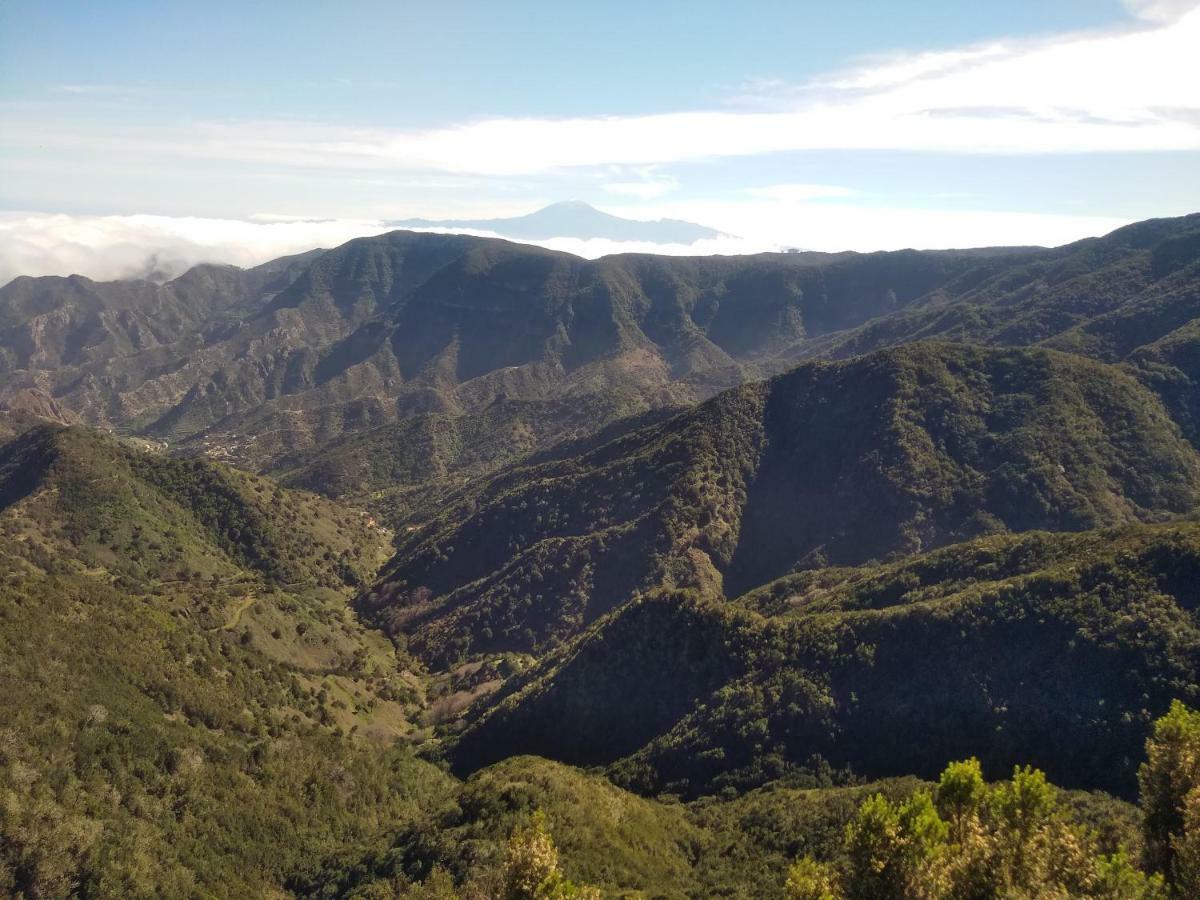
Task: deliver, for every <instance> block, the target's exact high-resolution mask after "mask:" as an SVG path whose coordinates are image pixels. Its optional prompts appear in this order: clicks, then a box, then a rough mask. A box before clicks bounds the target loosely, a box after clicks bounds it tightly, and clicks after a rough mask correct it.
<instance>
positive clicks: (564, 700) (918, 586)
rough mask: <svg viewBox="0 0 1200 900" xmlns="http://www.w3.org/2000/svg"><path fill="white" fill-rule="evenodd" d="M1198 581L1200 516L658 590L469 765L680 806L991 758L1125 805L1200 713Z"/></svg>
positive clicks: (556, 666) (493, 720)
mask: <svg viewBox="0 0 1200 900" xmlns="http://www.w3.org/2000/svg"><path fill="white" fill-rule="evenodd" d="M1198 566H1200V529H1198V526H1197V525H1196V523H1195V522H1190V521H1189V522H1186V523H1171V524H1162V525H1135V526H1128V527H1126V528H1124V529H1117V530H1104V531H1088V532H1083V533H1079V534H1049V533H1045V532H1033V533H1030V534H1026V535H993V536H989V537H984V538H979V539H977V540H975V541H972V542H968V543H964V544H956V545H954V546H951V547H947V548H944V549H940V550H935V551H933V552H931V553H928V554H923V555H920V556H916V557H912V558H908V559H904V560H901V561H898V562H895V563H891V564H879V565H873V566H865V567H860V568H850V569H846V568H829V569H820V570H814V571H809V572H803V573H798V574H795V575H790V576H787V577H785V578H783V579H781V580H779V581H777V582H774V583H772V584H770V585H767V586H764V587H762V588H760V589H758V590H756V591H752V592H751V593H749V594H747V595H745V596H744V597H742V598H741V599H739V600H738V601H737V602H734V603H723V602H721V601H719V600H713V599H705V598H701V597H699V596H697V595H696V594H695V593H694V592H678V591H660V592H654V593H649V594H647V595H644V596H643V597H641V598H639V599H638V600H636V601H633V602H631V603H629V604H626V605H624V606H622V607H621V608H619V609H618V610H616V611H615V612H613V613H611V614H609V615H607V616H605V617H604V618H603V619H601V620H600V621H598V622H597V623H596V624H595V625H593V626H592V627H591V628H590V629H589V630H588V631H586V632H585V633H584V636H583V637H582V638H581V639H579V640H577V641H576V642H573V643H572V644H570V645H569V646H567V647H565V648H563V649H561V650H559V651H556V652H553V653H551V654H549V655H547V656H546V658H545V659H544V661H543V662H542V663H541V664H540V665H539V666H538V667H537V668H535V669H532V670H530V671H529V672H528V673H526V674H525V675H522V676H521V677H519V678H516V679H513V680H512V682H511V683H510V684H507V685H505V687H504V689H503V690H502V692H501V693H500V694H498V695H496V696H495V697H494V698H491V702H490V703H489V704H487V705H485V706H484V707H483V708H482V709H481V710H479V711H477V715H476V717H475V720H474V721H473V722H472V723H471V724H470V725H469V727H468V728H467V730H466V732H465V733H464V734H463V735H462V736H461V737H460V738H459V739H458V743H457V747H456V750H455V753H454V759H455V760H456V762H457V764H458V765H459V766H461V767H462V769H463V770H465V771H470V770H472V769H474V768H476V767H477V766H479V765H486V764H488V763H490V762H492V761H494V760H497V759H502V758H504V757H506V756H509V755H512V754H515V753H536V754H540V755H543V756H549V757H551V758H554V759H559V760H563V761H565V762H570V763H574V764H581V765H604V766H606V767H607V771H608V773H609V775H610V777H613V778H614V779H615V780H616V781H617V782H618V783H619V784H624V785H626V786H629V787H632V788H634V789H636V790H638V791H643V792H648V793H658V792H662V791H666V792H669V793H683V794H685V795H686V794H692V793H712V792H714V791H719V790H721V789H722V788H726V787H736V788H739V789H743V788H745V787H747V786H752V785H755V784H759V783H762V782H763V781H766V780H770V779H772V778H777V777H780V776H781V775H784V774H786V773H789V772H794V771H797V770H799V771H804V770H805V769H806V767H809V766H811V765H813V759H814V758H820V759H822V760H824V761H825V762H826V763H828V764H830V765H833V766H834V767H841V766H848V767H849V768H850V769H852V770H853V771H855V772H857V773H860V774H864V775H870V776H881V775H894V774H899V773H915V774H918V775H925V776H929V775H932V774H933V773H934V772H936V770H937V769H938V768H939V767H940V765H941V763H940V760H942V759H943V758H954V757H961V756H978V757H979V758H981V759H982V760H983V761H984V764H985V766H986V767H989V768H992V769H993V770H994V771H998V772H999V771H1004V770H1005V768H1006V767H1007V766H1010V765H1011V764H1012V761H1013V760H1014V759H1028V760H1029V761H1030V762H1033V763H1034V764H1036V765H1038V766H1039V767H1042V768H1044V769H1046V770H1047V772H1049V773H1051V774H1052V775H1053V776H1054V777H1055V778H1056V779H1057V780H1060V781H1062V782H1065V783H1067V784H1072V785H1087V786H1090V787H1103V788H1105V789H1108V790H1111V791H1116V792H1118V793H1124V794H1129V793H1132V791H1133V784H1134V775H1135V770H1136V762H1135V761H1136V759H1137V757H1138V749H1139V748H1140V746H1141V742H1142V740H1143V739H1144V736H1145V734H1146V724H1147V722H1148V721H1149V719H1151V718H1153V717H1154V716H1156V715H1158V713H1159V711H1160V710H1162V709H1165V708H1166V705H1167V704H1168V703H1169V702H1170V700H1171V699H1172V698H1193V702H1195V701H1194V698H1195V696H1196V692H1197V690H1198V688H1197V683H1198V682H1197V676H1198V674H1200V670H1198V668H1197V667H1198V666H1200V631H1198V630H1197V625H1196V609H1197V603H1198V602H1200V596H1198V595H1197V592H1196V584H1197V583H1198V582H1197V576H1198V575H1200V568H1198Z"/></svg>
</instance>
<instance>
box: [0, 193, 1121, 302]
mask: <svg viewBox="0 0 1200 900" xmlns="http://www.w3.org/2000/svg"><path fill="white" fill-rule="evenodd" d="M821 187H822V186H820V185H794V184H783V185H776V186H774V187H772V188H765V189H761V190H759V191H757V192H756V193H755V195H753V196H751V197H750V198H749V199H747V200H744V201H740V200H739V201H728V202H723V203H718V202H680V203H674V204H664V205H663V206H661V207H660V208H659V209H658V211H657V212H656V214H657V215H663V216H671V217H675V218H683V219H689V220H692V221H699V222H703V223H705V224H713V225H717V226H719V227H721V228H723V229H728V231H729V232H730V233H731V234H732V233H737V234H739V235H740V236H739V237H732V236H723V237H720V238H715V239H712V240H703V241H697V242H696V243H694V244H651V243H641V242H632V241H610V240H583V239H580V238H570V237H554V238H550V239H548V240H543V241H531V242H530V243H536V244H538V245H540V246H543V247H549V248H550V249H553V250H561V251H563V252H565V253H573V254H575V255H576V256H583V257H587V258H589V259H595V258H596V257H600V256H606V255H609V254H613V253H658V254H667V255H672V256H681V255H682V256H700V255H707V254H739V253H760V252H777V251H779V250H782V249H784V248H785V247H789V246H794V247H803V248H805V249H810V250H826V251H835V250H847V249H854V250H892V249H899V248H902V247H915V248H918V249H927V248H944V247H973V246H995V245H1000V244H1041V245H1057V244H1063V243H1067V242H1069V241H1073V240H1078V239H1079V238H1083V237H1089V236H1093V235H1099V234H1103V233H1105V232H1107V231H1110V230H1112V229H1114V228H1117V227H1120V226H1121V225H1123V224H1126V222H1125V220H1122V219H1113V218H1100V217H1091V216H1062V215H1046V214H1034V213H1003V212H971V211H962V210H957V211H955V210H921V209H903V208H888V207H871V206H864V205H856V204H851V203H833V204H831V203H828V202H824V200H823V199H822V198H824V197H826V196H828V194H826V193H822V192H821V191H819V190H816V189H817V188H821ZM826 187H827V186H826ZM834 196H836V195H834ZM813 198H815V199H813ZM612 211H613V212H626V211H624V210H620V209H615V208H614V209H613V210H612ZM386 230H388V228H387V226H385V225H384V224H383V223H382V222H380V221H375V220H349V219H332V220H325V221H305V220H296V221H289V220H282V221H280V220H276V219H275V217H270V216H267V217H262V218H261V219H260V220H258V221H241V220H235V219H204V218H196V217H181V218H175V217H170V216H68V215H41V214H7V215H4V216H3V217H0V285H2V284H7V283H8V281H10V280H11V279H12V278H15V277H16V276H18V275H71V274H80V275H85V276H87V277H89V278H92V279H95V280H98V281H103V280H111V279H117V278H153V279H155V280H164V279H166V278H171V277H174V276H176V275H179V274H181V273H182V272H183V271H185V270H186V269H187V268H189V267H191V266H193V265H196V264H197V263H201V262H208V263H228V264H233V265H238V266H253V265H257V264H259V263H263V262H266V261H267V260H270V259H274V258H276V257H279V256H285V255H287V254H290V253H299V252H302V251H305V250H311V249H313V248H316V247H334V246H337V245H338V244H341V243H344V242H345V241H348V240H350V239H352V238H355V237H362V236H365V235H371V234H379V233H381V232H383V231H386ZM426 230H429V231H446V229H438V228H430V229H426ZM465 233H468V234H477V235H479V236H481V237H500V236H501V235H498V234H496V233H495V232H488V231H466V232H465Z"/></svg>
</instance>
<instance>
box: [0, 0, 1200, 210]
mask: <svg viewBox="0 0 1200 900" xmlns="http://www.w3.org/2000/svg"><path fill="white" fill-rule="evenodd" d="M1129 6H1130V8H1131V9H1132V10H1133V11H1135V12H1136V13H1137V15H1138V16H1139V17H1140V21H1139V22H1138V24H1137V25H1136V26H1130V27H1128V28H1126V29H1123V30H1114V31H1107V32H1086V33H1077V34H1067V35H1059V36H1056V37H1055V38H1054V39H1043V40H1032V41H1030V40H1021V41H1016V40H1014V41H993V42H991V43H989V44H987V45H984V46H978V47H965V48H958V49H954V50H950V51H945V52H938V53H923V54H917V55H910V56H901V57H894V58H890V59H887V60H875V61H868V62H866V63H864V64H862V65H860V66H859V67H857V68H856V69H853V70H850V71H844V72H840V73H834V74H833V75H830V76H828V77H825V78H822V79H818V80H815V81H813V82H811V83H809V84H806V85H800V86H798V87H797V88H795V89H791V90H789V91H788V92H787V93H786V99H787V103H788V108H786V109H777V110H771V111H761V110H760V111H738V110H731V109H717V110H709V111H698V112H679V113H666V114H657V115H636V116H600V117H580V118H568V119H538V118H492V119H484V120H479V121H471V122H464V123H460V124H457V125H454V126H451V127H444V128H435V129H430V130H424V131H411V130H409V131H404V130H389V129H379V128H368V127H363V128H349V127H345V126H341V125H332V124H329V123H320V122H309V123H305V122H295V121H273V120H269V121H260V122H245V121H242V122H209V123H199V124H185V125H177V126H175V127H171V126H169V125H167V124H165V123H162V122H157V123H154V124H153V125H126V126H123V127H118V126H117V125H115V124H113V123H107V124H103V125H97V126H91V127H90V128H89V127H87V126H84V125H80V124H79V123H77V122H73V121H67V122H65V123H60V124H58V125H54V124H48V123H47V121H46V120H45V119H44V118H43V119H40V120H39V119H31V120H29V121H26V122H11V123H10V126H11V127H9V128H7V129H6V132H7V134H6V137H5V139H4V140H5V142H6V143H8V144H9V145H15V146H18V147H24V148H25V149H26V150H27V151H28V150H30V149H32V148H45V147H59V148H75V147H79V146H88V147H89V149H90V150H91V151H92V152H94V153H109V154H119V155H121V156H122V157H124V156H127V155H128V154H129V153H131V152H134V153H137V152H140V153H142V154H146V155H148V156H151V157H153V158H156V159H157V158H161V157H163V156H165V155H177V156H189V157H193V158H202V159H206V160H212V159H225V160H237V161H251V162H257V163H261V164H264V165H270V166H272V167H278V166H301V167H314V168H324V169H328V168H334V169H337V168H341V169H374V170H380V171H391V172H395V171H404V170H408V171H413V170H425V171H429V170H439V171H447V172H456V173H474V174H483V175H530V174H536V173H545V172H552V171H555V170H561V169H569V168H576V167H602V166H610V165H621V166H646V165H655V164H666V163H676V162H681V161H684V160H694V159H703V158H714V157H732V156H752V155H757V154H766V153H774V152H782V151H800V150H819V149H883V150H888V149H891V150H917V151H936V152H951V153H1002V154H1025V153H1068V152H1071V153H1078V152H1136V151H1156V150H1200V92H1198V91H1197V89H1196V85H1197V84H1200V53H1198V52H1197V47H1200V10H1198V9H1197V4H1196V2H1195V0H1192V2H1190V3H1187V4H1184V3H1179V2H1177V0H1130V2H1129ZM615 184H617V185H619V186H620V187H618V191H621V190H624V191H625V193H626V195H633V194H634V192H637V191H640V192H642V193H641V196H649V192H650V191H652V190H654V189H653V188H641V187H633V186H632V185H633V183H632V182H627V181H620V182H616V183H615Z"/></svg>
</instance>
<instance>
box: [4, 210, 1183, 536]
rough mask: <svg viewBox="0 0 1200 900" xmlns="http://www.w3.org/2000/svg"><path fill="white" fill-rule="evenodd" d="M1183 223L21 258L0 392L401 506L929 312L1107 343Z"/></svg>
mask: <svg viewBox="0 0 1200 900" xmlns="http://www.w3.org/2000/svg"><path fill="white" fill-rule="evenodd" d="M1198 222H1200V220H1198V219H1197V217H1195V216H1193V217H1185V218H1181V219H1171V220H1155V221H1152V222H1146V223H1140V224H1138V225H1135V226H1130V227H1129V228H1126V229H1122V230H1120V231H1117V232H1114V233H1113V234H1112V235H1109V236H1107V237H1104V238H1096V239H1089V240H1087V241H1082V242H1080V243H1078V244H1073V245H1069V246H1066V247H1060V248H1056V249H1053V250H1042V249H1036V248H1011V249H1004V248H999V249H995V250H982V251H926V252H916V251H900V252H895V253H873V254H807V253H806V254H762V255H758V256H748V257H697V258H679V257H654V256H638V255H630V256H612V257H605V258H602V259H599V260H594V261H587V260H582V259H579V258H577V257H573V256H569V255H567V254H561V253H554V252H551V251H546V250H541V249H539V248H536V247H528V246H523V245H519V244H510V243H507V242H504V241H497V240H488V239H482V238H471V237H464V236H458V235H441V234H417V233H411V232H393V233H390V234H386V235H381V236H379V237H374V238H363V239H358V240H355V241H351V242H350V243H348V244H346V245H344V246H342V247H339V248H337V249H336V250H332V251H326V252H323V253H313V254H307V255H302V256H300V257H295V258H291V259H285V260H280V261H277V263H273V264H268V266H265V267H259V269H252V270H248V271H246V272H239V271H238V270H234V269H231V268H230V267H199V268H197V269H196V270H193V271H192V272H189V273H187V274H185V275H184V276H182V277H181V278H179V279H176V280H175V281H173V282H170V283H168V284H166V285H163V286H161V287H160V286H156V285H153V284H151V283H149V282H113V283H109V284H95V283H91V282H87V281H86V279H79V278H71V279H17V280H15V281H14V282H12V283H10V284H9V285H7V286H5V287H4V288H0V323H4V322H7V323H8V324H7V325H5V326H4V327H3V329H2V331H3V348H0V349H2V350H3V353H0V359H3V360H4V362H3V364H0V404H8V405H11V403H12V398H14V397H17V396H28V392H29V391H30V390H34V391H37V392H39V393H40V395H42V396H44V397H46V398H48V400H49V401H52V402H53V403H55V404H56V405H57V406H58V407H59V408H60V409H61V410H62V411H63V413H64V414H65V415H68V416H70V417H72V418H77V419H78V420H80V421H84V422H87V423H91V424H96V425H103V426H107V427H113V428H116V429H118V430H120V431H123V432H126V433H136V434H141V435H144V436H147V437H152V438H154V439H160V440H167V441H169V442H170V443H171V444H172V445H173V446H175V447H177V448H179V449H183V450H191V451H194V452H205V453H208V454H210V455H217V456H221V457H223V458H227V459H230V460H232V461H235V462H237V463H238V464H240V465H243V466H248V467H250V468H254V469H260V470H261V469H267V470H270V471H274V472H276V473H282V474H285V476H286V477H287V478H288V479H289V482H290V483H293V484H296V485H298V486H303V487H306V488H310V489H315V490H320V491H325V492H329V493H333V492H337V493H340V494H348V495H353V496H356V497H360V498H361V497H367V496H370V495H372V494H376V493H377V492H379V491H384V492H385V493H387V492H397V491H398V492H399V494H398V497H399V502H400V506H399V507H398V508H397V509H396V510H395V516H394V518H395V519H396V520H397V521H399V519H400V518H403V517H404V516H405V515H408V514H411V513H413V512H420V511H421V508H422V504H420V503H408V504H406V503H405V502H404V498H405V496H406V491H407V489H409V488H417V489H425V488H428V487H430V486H431V485H437V484H440V483H442V482H443V481H444V480H445V479H446V478H447V477H458V478H463V477H477V476H478V475H480V474H484V473H486V472H488V471H491V470H493V469H495V468H496V467H497V466H499V465H502V464H504V463H505V462H508V461H511V460H512V459H515V458H517V457H519V456H520V455H522V454H524V453H527V452H529V451H531V450H537V449H539V448H543V447H546V446H548V445H549V444H550V443H552V442H554V441H556V440H559V439H562V438H564V437H572V436H582V435H585V434H586V433H588V432H589V431H591V430H593V429H594V428H595V427H596V426H597V425H598V424H603V423H605V422H609V421H613V420H616V419H618V418H620V417H622V416H626V415H629V414H636V413H641V412H645V411H648V410H653V409H657V408H663V407H668V408H669V407H673V406H677V405H681V404H686V403H690V402H694V401H696V400H700V399H704V398H706V397H708V396H710V395H712V394H713V393H715V392H717V391H719V390H721V389H723V388H727V387H730V386H733V385H736V384H739V383H742V382H744V381H746V380H749V379H754V378H758V377H762V376H765V375H771V374H775V373H778V372H781V371H784V370H786V369H787V368H790V367H791V366H792V365H794V364H795V363H796V362H797V361H799V360H801V359H804V358H809V357H814V356H818V357H819V356H826V357H827V356H835V357H842V356H849V355H851V354H854V353H861V352H864V351H867V350H870V349H873V348H878V347H882V346H893V345H896V344H899V343H906V342H911V341H913V340H920V339H927V338H930V337H942V338H946V339H953V340H966V341H971V342H977V343H980V342H982V343H990V344H1000V345H1027V344H1030V343H1037V342H1050V343H1053V344H1055V345H1057V346H1061V347H1063V348H1064V349H1070V350H1072V351H1077V352H1083V353H1085V354H1086V355H1092V356H1097V357H1100V358H1103V359H1106V360H1109V361H1112V360H1116V359H1121V358H1123V357H1124V356H1125V355H1128V354H1129V353H1130V352H1132V351H1134V350H1135V349H1136V348H1138V347H1140V346H1142V345H1145V344H1150V343H1153V342H1155V341H1158V340H1161V339H1164V338H1166V336H1167V335H1168V334H1169V333H1170V332H1171V331H1173V330H1174V329H1176V328H1178V327H1180V326H1182V325H1184V324H1185V323H1186V322H1187V321H1189V320H1190V319H1191V318H1192V317H1193V315H1194V314H1195V313H1196V309H1195V306H1196V293H1195V292H1196V284H1197V280H1198V278H1197V269H1196V260H1197V253H1198V251H1197V246H1196V239H1195V237H1194V235H1195V234H1196V233H1197V232H1198V231H1200V225H1198ZM1131 323H1136V324H1131ZM1113 335H1121V337H1120V338H1119V339H1118V338H1114V337H1113ZM22 392H24V393H22ZM465 416H469V417H471V419H470V420H468V419H465V418H464V417H465ZM479 416H482V417H483V418H484V422H483V424H482V425H477V424H476V423H475V422H474V421H472V420H473V419H474V418H475V417H479ZM414 457H416V458H417V459H418V460H420V459H424V458H425V457H429V458H430V459H431V460H432V462H431V463H430V464H428V465H427V464H424V463H422V462H419V461H418V462H414V461H413V458H414ZM422 496H424V495H423V494H421V493H419V492H418V494H416V495H414V497H416V498H420V497H422ZM380 508H385V507H384V506H381V507H380ZM424 508H428V505H427V504H426V505H425V507H424Z"/></svg>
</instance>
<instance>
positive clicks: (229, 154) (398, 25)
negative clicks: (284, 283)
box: [0, 0, 1200, 283]
mask: <svg viewBox="0 0 1200 900" xmlns="http://www.w3.org/2000/svg"><path fill="white" fill-rule="evenodd" d="M566 199H577V200H584V201H586V202H589V203H592V204H593V205H595V206H597V207H599V208H601V209H604V210H605V211H608V212H612V213H615V214H618V215H623V216H628V217H630V218H638V219H654V218H659V217H673V218H682V219H687V220H690V221H695V222H699V223H701V224H704V225H709V226H711V227H714V228H717V229H719V230H721V231H722V232H725V233H726V234H727V235H729V237H727V238H722V239H718V240H715V241H708V242H705V243H704V244H703V245H696V246H690V247H682V246H674V247H663V248H656V249H658V250H660V251H665V252H689V253H696V252H724V253H730V252H751V251H756V250H762V249H778V248H780V247H784V246H799V247H805V248H809V249H816V250H842V249H855V250H876V249H894V248H899V247H918V248H929V247H952V246H979V245H994V244H1047V245H1053V244H1060V243H1066V242H1068V241H1071V240H1075V239H1078V238H1081V237H1085V236H1091V235H1097V234H1102V233H1105V232H1107V231H1110V230H1112V229H1113V228H1115V227H1119V226H1120V225H1122V224H1125V223H1128V222H1130V221H1135V220H1138V219H1144V218H1150V217H1155V216H1174V215H1183V214H1186V213H1190V212H1196V211H1198V210H1200V0H1008V2H1005V3H971V4H967V3H962V2H960V0H954V2H951V0H909V2H895V0H893V2H884V0H858V2H855V3H828V2H824V3H815V2H804V0H788V2H752V0H744V2H741V3H737V4H733V3H717V2H706V0H691V2H673V0H659V2H654V3H647V2H644V0H642V2H638V3H632V2H619V0H607V2H605V3H602V4H577V3H563V2H558V3H549V2H525V0H507V2H504V3H497V2H494V0H491V2H462V0H443V2H440V3H436V4H434V3H415V2H387V3H385V2H373V0H372V2H363V0H341V2H337V3H332V2H315V0H290V2H286V3H285V2H265V0H264V2H256V3H245V2H236V3H235V2H225V0H207V2H205V3H185V2H182V0H160V2H148V0H141V2H139V0H105V2H103V3H96V2H91V0H76V2H61V0H36V2H35V0H0V283H2V282H4V281H7V280H8V278H10V277H13V276H15V275H17V274H68V273H69V272H81V273H82V274H85V275H90V276H92V277H100V278H104V277H119V276H125V275H131V274H137V273H138V272H139V271H142V270H143V269H146V268H154V267H158V268H161V267H163V266H164V265H165V266H166V267H167V268H168V269H176V268H179V267H181V266H184V265H186V264H190V263H193V262H197V261H201V260H204V261H217V262H232V263H236V264H240V265H248V264H252V263H255V262H259V261H263V260H265V259H268V258H270V257H272V256H276V255H280V254H282V253H287V252H295V251H298V250H302V249H307V248H309V247H312V246H331V245H335V244H337V243H341V242H342V241H344V240H347V239H349V238H350V237H353V236H356V235H360V234H370V233H377V232H379V231H381V230H385V228H386V226H385V225H384V224H383V221H384V220H386V219H398V218H408V217H424V218H489V217H494V216H508V215H516V214H521V213H525V212H529V211H532V210H534V209H536V208H538V207H540V206H543V205H546V204H548V203H551V202H555V201H559V200H566ZM549 243H550V244H551V245H553V246H557V247H559V248H560V249H566V250H570V251H571V252H577V253H580V254H582V255H587V256H596V255H599V254H601V253H605V252H616V251H620V250H626V249H646V248H631V247H626V246H621V245H614V244H612V243H611V242H584V241H570V240H559V241H557V242H555V241H551V242H549Z"/></svg>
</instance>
